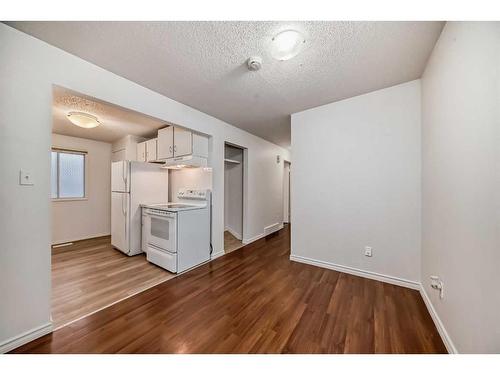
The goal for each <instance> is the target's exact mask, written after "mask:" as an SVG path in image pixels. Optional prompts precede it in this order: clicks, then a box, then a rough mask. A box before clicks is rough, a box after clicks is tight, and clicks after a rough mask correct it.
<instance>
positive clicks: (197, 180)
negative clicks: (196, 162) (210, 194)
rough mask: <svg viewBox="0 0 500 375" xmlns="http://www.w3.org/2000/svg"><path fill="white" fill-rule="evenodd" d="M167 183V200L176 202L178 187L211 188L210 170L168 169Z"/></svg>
mask: <svg viewBox="0 0 500 375" xmlns="http://www.w3.org/2000/svg"><path fill="white" fill-rule="evenodd" d="M168 183H169V187H168V195H169V200H170V201H172V202H177V201H178V199H177V193H178V192H179V189H180V188H188V189H210V190H212V186H213V183H212V171H210V170H206V169H204V168H185V169H170V170H169V172H168Z"/></svg>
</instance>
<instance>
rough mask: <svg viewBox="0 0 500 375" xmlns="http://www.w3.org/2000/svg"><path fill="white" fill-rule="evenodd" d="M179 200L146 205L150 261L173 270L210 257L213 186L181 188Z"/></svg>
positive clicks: (144, 234) (145, 237) (144, 238)
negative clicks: (200, 188) (211, 187)
mask: <svg viewBox="0 0 500 375" xmlns="http://www.w3.org/2000/svg"><path fill="white" fill-rule="evenodd" d="M177 199H178V201H177V202H169V203H159V204H146V205H143V206H142V215H143V216H142V218H143V227H142V246H143V251H144V252H145V253H146V255H147V259H148V261H150V262H151V263H154V264H156V265H158V266H160V267H162V268H165V269H166V270H168V271H170V272H173V273H180V272H184V271H186V270H188V269H190V268H193V267H196V266H198V265H199V264H201V263H204V262H206V261H208V260H210V232H211V212H210V211H211V193H210V190H196V189H180V190H179V192H178V193H177Z"/></svg>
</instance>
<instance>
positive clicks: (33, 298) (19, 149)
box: [0, 24, 289, 345]
mask: <svg viewBox="0 0 500 375" xmlns="http://www.w3.org/2000/svg"><path fill="white" fill-rule="evenodd" d="M0 56H2V63H1V64H0V97H1V100H0V124H1V126H0V175H1V176H2V184H0V197H1V204H2V210H0V215H1V216H0V219H1V224H2V225H0V238H2V243H1V246H2V249H1V250H2V251H1V252H0V267H1V269H0V285H9V288H2V289H1V292H0V301H2V308H1V309H0V345H1V344H2V343H3V342H5V341H7V342H8V341H10V340H11V339H12V338H14V337H15V336H17V335H19V334H22V333H26V332H30V331H32V330H34V329H36V327H40V326H42V325H45V324H47V323H48V322H49V319H50V243H51V220H48V218H50V208H51V204H50V200H49V196H50V178H49V176H50V146H51V128H52V113H51V106H52V85H53V84H56V85H59V86H62V87H66V88H68V89H70V90H74V91H77V92H80V93H83V94H85V95H89V96H92V97H95V98H97V99H101V100H104V101H107V102H110V103H113V104H117V105H119V106H122V107H125V108H129V109H132V110H134V111H138V112H141V113H144V114H146V115H149V116H152V117H155V118H159V119H162V120H164V121H166V122H172V123H175V124H181V125H183V126H185V127H188V128H191V129H194V130H196V131H198V132H201V133H205V134H209V135H212V139H211V152H212V154H211V163H212V167H213V188H214V195H213V209H214V215H213V242H214V253H215V254H217V253H221V252H223V251H224V250H223V230H224V212H223V210H224V205H223V202H224V142H225V141H227V142H231V143H234V144H238V145H241V146H242V147H245V148H247V149H248V180H249V186H248V196H247V199H248V202H251V204H248V210H247V215H248V217H247V222H246V226H247V228H246V232H247V233H248V234H249V237H255V236H258V235H260V234H261V233H263V231H264V228H265V227H266V226H268V225H271V224H274V223H279V222H281V221H282V197H281V195H282V179H283V175H282V173H283V165H282V164H277V163H276V155H281V159H284V158H286V159H288V158H289V152H288V151H287V150H285V149H283V148H281V147H279V146H276V145H274V144H272V143H270V142H267V141H265V140H263V139H261V138H259V137H256V136H254V135H251V134H249V133H247V132H245V131H243V130H241V129H238V128H236V127H233V126H231V125H229V124H227V123H225V122H223V121H220V120H218V119H216V118H214V117H211V116H208V115H206V114H204V113H202V112H199V111H197V110H195V109H193V108H190V107H188V106H186V105H183V104H180V103H178V102H176V101H174V100H171V99H169V98H166V97H165V96H162V95H160V94H158V93H155V92H153V91H151V90H148V89H146V88H144V87H142V86H139V85H137V84H135V83H133V82H131V81H128V80H126V79H124V78H122V77H119V76H117V75H115V74H112V73H110V72H108V71H106V70H104V69H101V68H99V67H97V66H95V65H92V64H90V63H88V62H86V61H84V60H82V59H80V58H78V57H75V56H72V55H70V54H68V53H66V52H64V51H62V50H59V49H57V48H55V47H52V46H50V45H48V44H46V43H44V42H42V41H40V40H37V39H35V38H33V37H30V36H28V35H26V34H23V33H21V32H19V31H17V30H14V29H12V28H10V27H9V26H7V25H5V24H0ZM21 168H26V169H28V170H30V171H31V172H32V173H33V178H34V181H35V185H34V186H31V187H26V186H19V184H18V181H19V170H20V169H21Z"/></svg>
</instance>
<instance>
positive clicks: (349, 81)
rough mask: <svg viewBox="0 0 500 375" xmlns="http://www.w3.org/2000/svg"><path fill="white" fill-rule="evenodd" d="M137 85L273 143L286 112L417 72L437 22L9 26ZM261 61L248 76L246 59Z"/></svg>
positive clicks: (283, 141) (286, 139) (286, 133)
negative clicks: (291, 32) (281, 57)
mask: <svg viewBox="0 0 500 375" xmlns="http://www.w3.org/2000/svg"><path fill="white" fill-rule="evenodd" d="M8 24H10V25H11V26H13V27H15V28H17V29H19V30H21V31H24V32H26V33H28V34H31V35H33V36H35V37H37V38H39V39H42V40H44V41H46V42H48V43H50V44H52V45H55V46H57V47H59V48H61V49H63V50H66V51H68V52H70V53H72V54H74V55H77V56H79V57H81V58H83V59H85V60H88V61H90V62H92V63H94V64H96V65H98V66H101V67H103V68H105V69H107V70H109V71H112V72H114V73H116V74H118V75H121V76H123V77H125V78H128V79H130V80H132V81H134V82H137V83H139V84H140V85H142V86H145V87H148V88H150V89H152V90H154V91H157V92H159V93H161V94H164V95H166V96H168V97H170V98H172V99H175V100H177V101H179V102H182V103H184V104H187V105H189V106H192V107H194V108H197V109H199V110H201V111H203V112H205V113H208V114H210V115H212V116H215V117H217V118H219V119H222V120H224V121H226V122H228V123H231V124H233V125H235V126H238V127H240V128H242V129H245V130H247V131H249V132H251V133H253V134H256V135H258V136H261V137H262V138H265V139H268V140H270V141H272V142H274V143H277V144H280V145H282V146H285V147H288V146H289V144H290V114H291V113H294V112H298V111H301V110H304V109H307V108H311V107H316V106H318V105H322V104H326V103H330V102H333V101H337V100H341V99H345V98H348V97H352V96H355V95H359V94H363V93H367V92H370V91H373V90H377V89H381V88H384V87H389V86H392V85H395V84H399V83H402V82H406V81H410V80H413V79H417V78H419V77H420V76H421V74H422V72H423V70H424V67H425V64H426V61H427V58H428V56H429V55H430V53H431V51H432V48H433V47H434V44H435V42H436V40H437V38H438V37H439V34H440V32H441V29H442V27H443V23H442V22H9V23H8ZM290 28H291V29H296V30H299V31H301V32H302V33H303V34H304V35H305V37H306V40H307V42H306V47H305V49H304V50H303V51H302V52H301V53H300V54H299V55H298V56H296V57H295V58H293V59H291V60H288V61H276V60H274V59H273V58H272V57H271V56H270V53H269V43H270V41H271V38H272V37H273V36H274V35H276V34H277V33H278V32H280V31H282V30H285V29H290ZM255 55H257V56H261V57H262V59H263V67H262V69H261V70H260V71H258V72H250V71H248V70H247V69H246V67H245V61H246V59H247V58H248V57H249V56H255Z"/></svg>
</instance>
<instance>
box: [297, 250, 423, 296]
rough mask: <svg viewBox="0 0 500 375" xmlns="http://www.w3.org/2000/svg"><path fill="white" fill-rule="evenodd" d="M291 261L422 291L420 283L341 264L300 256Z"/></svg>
mask: <svg viewBox="0 0 500 375" xmlns="http://www.w3.org/2000/svg"><path fill="white" fill-rule="evenodd" d="M290 260H293V261H295V262H300V263H306V264H310V265H313V266H318V267H323V268H328V269H330V270H334V271H339V272H344V273H348V274H351V275H355V276H361V277H366V278H367V279H373V280H377V281H382V282H384V283H389V284H394V285H398V286H403V287H405V288H410V289H415V290H420V283H419V282H417V281H412V280H406V279H402V278H400V277H395V276H389V275H384V274H381V273H377V272H372V271H365V270H362V269H359V268H354V267H349V266H343V265H340V264H335V263H331V262H325V261H322V260H315V259H311V258H307V257H302V256H299V255H293V254H292V255H290Z"/></svg>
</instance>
